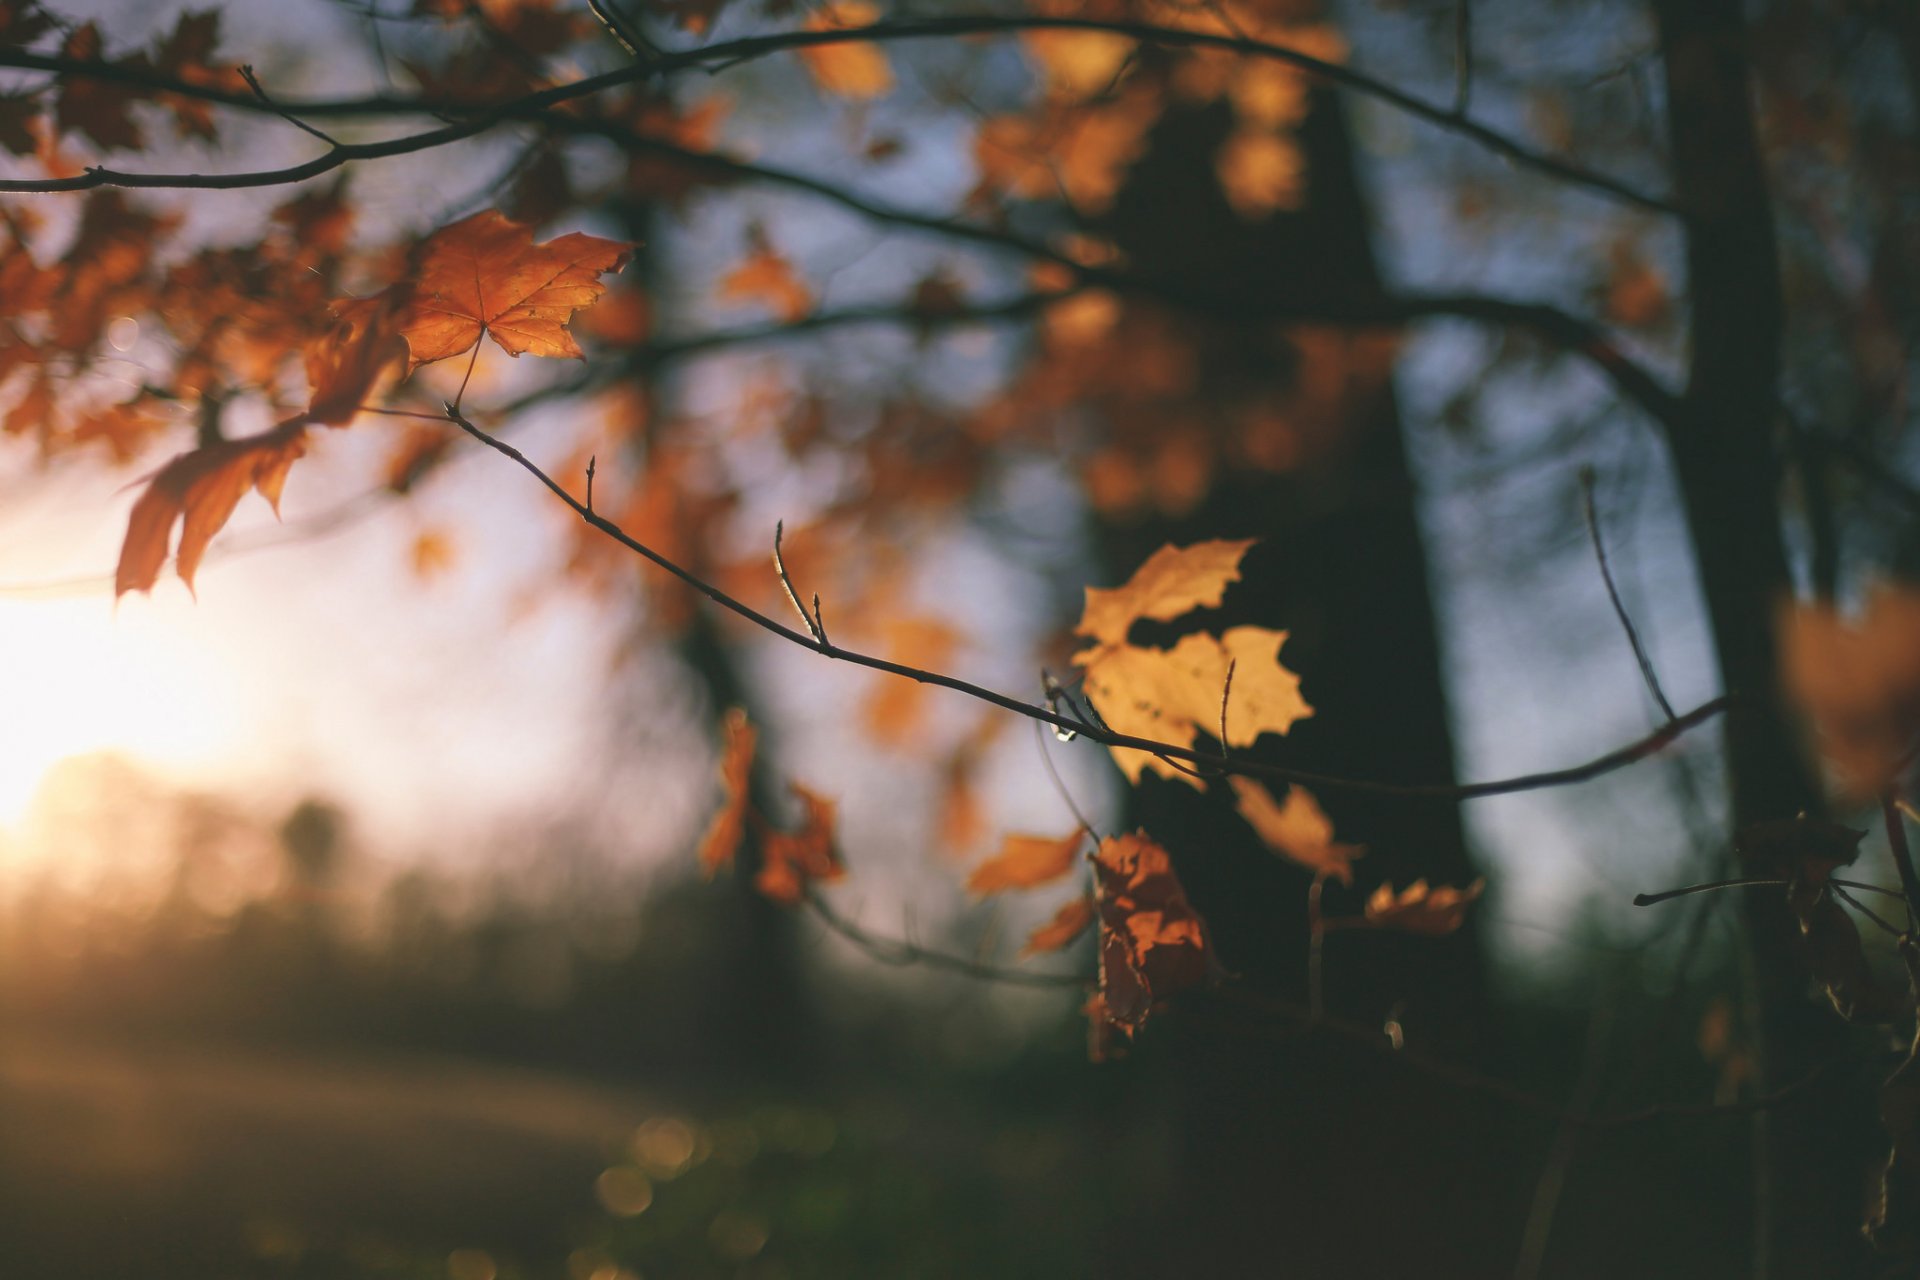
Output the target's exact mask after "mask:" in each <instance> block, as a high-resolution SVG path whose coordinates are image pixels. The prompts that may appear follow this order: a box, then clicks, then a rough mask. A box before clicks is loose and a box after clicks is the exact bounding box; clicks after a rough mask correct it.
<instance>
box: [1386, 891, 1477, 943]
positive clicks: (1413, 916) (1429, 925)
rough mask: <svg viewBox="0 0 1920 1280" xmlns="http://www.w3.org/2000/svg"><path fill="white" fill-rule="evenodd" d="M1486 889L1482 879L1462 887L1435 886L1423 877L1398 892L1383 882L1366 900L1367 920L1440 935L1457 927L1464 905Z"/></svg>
mask: <svg viewBox="0 0 1920 1280" xmlns="http://www.w3.org/2000/svg"><path fill="white" fill-rule="evenodd" d="M1486 891H1487V882H1486V881H1485V880H1484V879H1480V880H1475V881H1474V882H1473V883H1472V884H1470V885H1468V886H1467V887H1466V888H1464V889H1456V888H1454V887H1453V886H1452V885H1441V886H1440V887H1439V888H1437V889H1435V888H1430V887H1429V886H1428V884H1427V882H1426V881H1425V880H1415V881H1414V882H1413V883H1412V884H1410V885H1408V886H1407V887H1406V888H1404V889H1402V890H1401V891H1400V892H1399V893H1398V894H1396V893H1394V891H1393V886H1392V885H1390V884H1383V885H1381V886H1380V887H1379V888H1378V889H1375V890H1374V891H1373V896H1372V897H1370V898H1368V899H1367V911H1366V919H1367V923H1368V924H1371V925H1377V926H1379V927H1381V928H1384V929H1402V930H1405V931H1406V932H1408V933H1420V934H1425V935H1427V936H1428V937H1439V936H1441V935H1443V934H1448V933H1452V932H1453V931H1454V930H1455V929H1458V928H1459V927H1460V926H1461V924H1462V923H1463V922H1464V921H1465V920H1466V918H1467V908H1468V907H1470V906H1472V905H1473V904H1474V902H1476V901H1477V900H1478V899H1479V897H1480V895H1481V894H1483V893H1485V892H1486Z"/></svg>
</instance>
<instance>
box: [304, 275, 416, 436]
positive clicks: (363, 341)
mask: <svg viewBox="0 0 1920 1280" xmlns="http://www.w3.org/2000/svg"><path fill="white" fill-rule="evenodd" d="M395 302H396V296H395V295H393V294H392V293H391V291H389V293H387V294H381V295H378V296H375V297H371V298H348V299H346V300H344V301H341V302H336V303H335V304H334V305H333V314H334V323H333V327H332V328H331V329H329V330H328V331H327V332H326V333H324V334H322V335H320V337H318V338H316V339H314V340H313V341H312V342H310V343H308V344H307V383H308V385H309V386H310V387H311V388H312V402H311V404H310V406H309V407H308V409H307V419H308V420H309V421H311V422H317V423H321V424H322V425H325V426H329V427H344V426H346V425H347V424H348V423H350V422H352V421H353V419H354V416H355V415H356V414H358V413H359V412H360V406H361V405H363V404H365V403H366V402H367V400H368V399H370V398H371V397H372V395H373V386H374V383H375V382H377V381H378V380H379V378H380V376H381V374H383V373H385V372H386V371H387V370H388V369H390V368H392V367H393V366H394V365H396V364H404V363H405V361H406V358H407V344H406V342H405V340H403V339H402V338H401V337H400V335H399V333H398V332H397V331H396V327H395V326H396V325H397V324H398V322H399V319H400V315H399V311H400V308H399V307H397V306H396V305H395Z"/></svg>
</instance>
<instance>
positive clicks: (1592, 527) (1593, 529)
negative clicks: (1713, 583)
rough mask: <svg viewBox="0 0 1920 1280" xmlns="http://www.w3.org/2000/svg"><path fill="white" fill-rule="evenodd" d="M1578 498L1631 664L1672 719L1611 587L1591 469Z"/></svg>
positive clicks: (1616, 591) (1583, 477)
mask: <svg viewBox="0 0 1920 1280" xmlns="http://www.w3.org/2000/svg"><path fill="white" fill-rule="evenodd" d="M1580 498H1581V505H1582V506H1583V507H1584V508H1585V510H1586V516H1587V536H1588V537H1589V538H1591V539H1592V540H1593V555H1594V559H1596V560H1598V561H1599V562H1600V580H1601V581H1602V582H1604V583H1606V584H1607V599H1608V600H1610V601H1612V602H1613V616H1614V617H1616V618H1618V619H1619V620H1620V629H1621V630H1622V631H1625V632H1626V633H1627V643H1628V644H1629V645H1631V646H1633V657H1634V661H1636V662H1638V663H1639V664H1640V676H1641V678H1642V679H1643V680H1645V681H1646V682H1647V692H1649V693H1651V694H1652V695H1653V700H1654V701H1655V702H1657V703H1659V704H1660V714H1662V715H1664V716H1665V717H1666V718H1667V719H1669V720H1671V719H1673V704H1672V703H1671V702H1668V701H1667V695H1666V694H1665V693H1664V692H1663V691H1662V690H1661V688H1660V677H1659V675H1658V674H1657V673H1656V672H1655V671H1654V669H1653V658H1652V657H1651V656H1649V655H1648V653H1647V647H1646V645H1644V644H1642V643H1641V642H1640V632H1639V631H1638V630H1636V629H1635V628H1634V625H1633V618H1632V617H1631V616H1629V615H1628V613H1627V606H1626V602H1625V601H1623V600H1621V599H1620V588H1619V587H1618V586H1616V585H1615V584H1614V581H1613V569H1612V567H1611V566H1609V565H1608V563H1607V543H1606V539H1604V538H1602V537H1601V536H1600V511H1599V508H1598V506H1597V505H1596V504H1595V502H1594V499H1593V468H1592V467H1582V468H1581V469H1580Z"/></svg>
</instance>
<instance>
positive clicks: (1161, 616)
mask: <svg viewBox="0 0 1920 1280" xmlns="http://www.w3.org/2000/svg"><path fill="white" fill-rule="evenodd" d="M1252 545H1253V544H1252V543H1251V542H1249V541H1216V542H1202V543H1196V544H1194V545H1193V546H1190V547H1173V546H1165V547H1162V548H1160V550H1158V551H1156V552H1154V553H1153V555H1152V556H1150V557H1148V559H1147V561H1146V563H1144V564H1142V565H1141V566H1140V568H1139V569H1138V570H1137V571H1135V573H1134V575H1133V577H1132V578H1130V579H1128V581H1127V583H1126V585H1124V586H1121V587H1116V588H1113V589H1103V588H1095V587H1089V588H1088V589H1087V600H1086V607H1085V609H1084V611H1083V612H1082V615H1081V618H1080V624H1079V626H1077V627H1076V628H1075V632H1076V633H1077V634H1079V635H1082V636H1086V637H1088V638H1089V639H1091V640H1093V641H1094V646H1093V648H1091V649H1086V650H1082V651H1081V652H1079V653H1077V654H1075V655H1074V657H1073V661H1074V664H1075V665H1077V666H1079V667H1082V668H1084V669H1085V672H1086V677H1085V688H1086V693H1087V697H1088V699H1089V700H1090V701H1091V702H1092V703H1093V706H1094V709H1095V710H1096V711H1098V712H1099V713H1100V717H1101V719H1102V720H1104V721H1105V722H1106V723H1107V725H1108V727H1110V728H1112V729H1113V730H1114V731H1115V732H1117V733H1123V734H1127V735H1128V736H1131V737H1138V738H1151V739H1154V740H1156V741H1160V742H1168V743H1174V744H1178V745H1183V746H1184V745H1188V744H1191V743H1192V742H1193V741H1194V739H1195V738H1196V737H1197V736H1198V735H1199V734H1200V733H1202V732H1206V733H1212V734H1215V735H1218V734H1219V733H1220V732H1221V720H1222V714H1223V713H1222V702H1223V700H1224V702H1225V704H1226V705H1225V710H1224V716H1225V721H1226V734H1227V743H1226V745H1228V746H1235V747H1245V746H1251V745H1253V743H1254V742H1255V740H1257V739H1258V738H1259V737H1260V735H1261V734H1263V733H1269V732H1271V733H1285V732H1286V731H1287V730H1288V729H1289V728H1291V727H1292V725H1293V723H1294V721H1296V720H1299V719H1302V718H1303V717H1306V716H1310V715H1312V714H1313V708H1311V707H1309V706H1308V705H1307V703H1306V700H1305V699H1303V698H1302V697H1301V696H1300V679H1299V677H1298V676H1296V675H1294V674H1293V673H1292V672H1291V671H1288V670H1287V669H1286V668H1285V667H1283V666H1281V665H1280V660H1279V659H1280V648H1281V646H1282V645H1284V644H1285V643H1286V640H1287V633H1286V632H1284V631H1273V630H1270V629H1268V628H1265V627H1231V628H1229V629H1228V630H1227V631H1225V632H1223V633H1222V634H1221V635H1220V636H1218V637H1215V636H1211V635H1207V634H1205V633H1197V634H1194V635H1189V636H1184V637H1182V638H1181V639H1180V640H1179V642H1178V643H1176V644H1175V645H1174V646H1173V647H1172V648H1171V649H1151V648H1144V647H1141V646H1137V645H1132V644H1129V643H1127V634H1128V632H1129V631H1130V630H1131V629H1132V627H1133V624H1134V623H1135V622H1137V621H1140V620H1142V619H1148V620H1152V621H1160V622H1165V621H1171V620H1172V619H1174V618H1178V617H1180V616H1181V615H1182V614H1185V613H1188V612H1191V611H1192V610H1194V609H1199V608H1210V607H1212V606H1215V605H1218V604H1219V603H1220V601H1221V600H1222V599H1223V598H1224V596H1225V594H1226V589H1227V587H1228V585H1229V584H1231V583H1233V582H1235V581H1237V580H1238V579H1239V577H1240V558H1241V557H1242V556H1244V555H1245V554H1246V551H1247V548H1249V547H1251V546H1252ZM1229 670H1231V671H1232V672H1233V681H1232V686H1231V691H1230V693H1229V686H1228V682H1227V673H1228V671H1229ZM1223 695H1226V696H1225V697H1224V699H1223ZM1112 751H1113V758H1114V761H1115V763H1117V764H1118V765H1119V766H1120V771H1121V772H1122V773H1124V774H1125V775H1126V776H1127V780H1128V781H1129V782H1138V781H1139V780H1140V775H1141V774H1142V773H1143V772H1148V771H1150V772H1153V773H1157V774H1160V775H1161V776H1162V777H1166V778H1177V779H1181V780H1183V781H1185V782H1187V783H1189V784H1190V785H1192V786H1195V787H1198V786H1199V785H1200V783H1199V781H1198V780H1197V779H1195V778H1194V777H1193V776H1192V774H1191V773H1189V772H1185V771H1183V770H1181V769H1179V768H1177V767H1175V766H1174V765H1172V764H1170V763H1168V762H1167V761H1166V760H1164V759H1162V758H1161V757H1159V756H1156V755H1154V754H1153V753H1152V752H1149V751H1143V750H1140V749H1138V748H1132V747H1114V748H1112Z"/></svg>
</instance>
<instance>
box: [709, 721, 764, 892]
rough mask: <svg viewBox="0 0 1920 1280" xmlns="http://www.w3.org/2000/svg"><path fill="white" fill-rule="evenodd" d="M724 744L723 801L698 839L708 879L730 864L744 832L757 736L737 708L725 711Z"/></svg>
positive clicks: (749, 722)
mask: <svg viewBox="0 0 1920 1280" xmlns="http://www.w3.org/2000/svg"><path fill="white" fill-rule="evenodd" d="M726 733H727V743H726V746H725V747H724V748H723V749H722V751H721V753H720V785H721V787H722V789H723V792H724V796H725V798H724V799H723V800H722V801H721V803H720V812H718V813H716V814H714V815H713V821H712V822H710V823H708V824H707V830H706V834H705V835H703V836H701V837H700V870H701V871H703V872H704V873H705V874H706V877H707V878H708V879H709V880H711V879H712V878H713V877H714V875H715V874H716V873H717V872H718V871H719V870H720V869H721V868H722V867H726V866H730V865H732V863H733V859H734V855H735V854H736V853H737V852H738V851H739V848H740V838H741V836H742V835H744V834H745V833H746V823H747V787H748V780H749V778H750V776H751V775H752V773H753V754H754V748H755V746H756V745H757V744H758V742H759V739H760V735H759V732H758V731H757V730H756V729H755V728H754V727H753V723H752V721H750V720H748V719H747V713H746V712H744V711H742V710H741V709H740V708H738V707H734V708H733V709H732V710H730V711H728V712H727V720H726Z"/></svg>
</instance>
